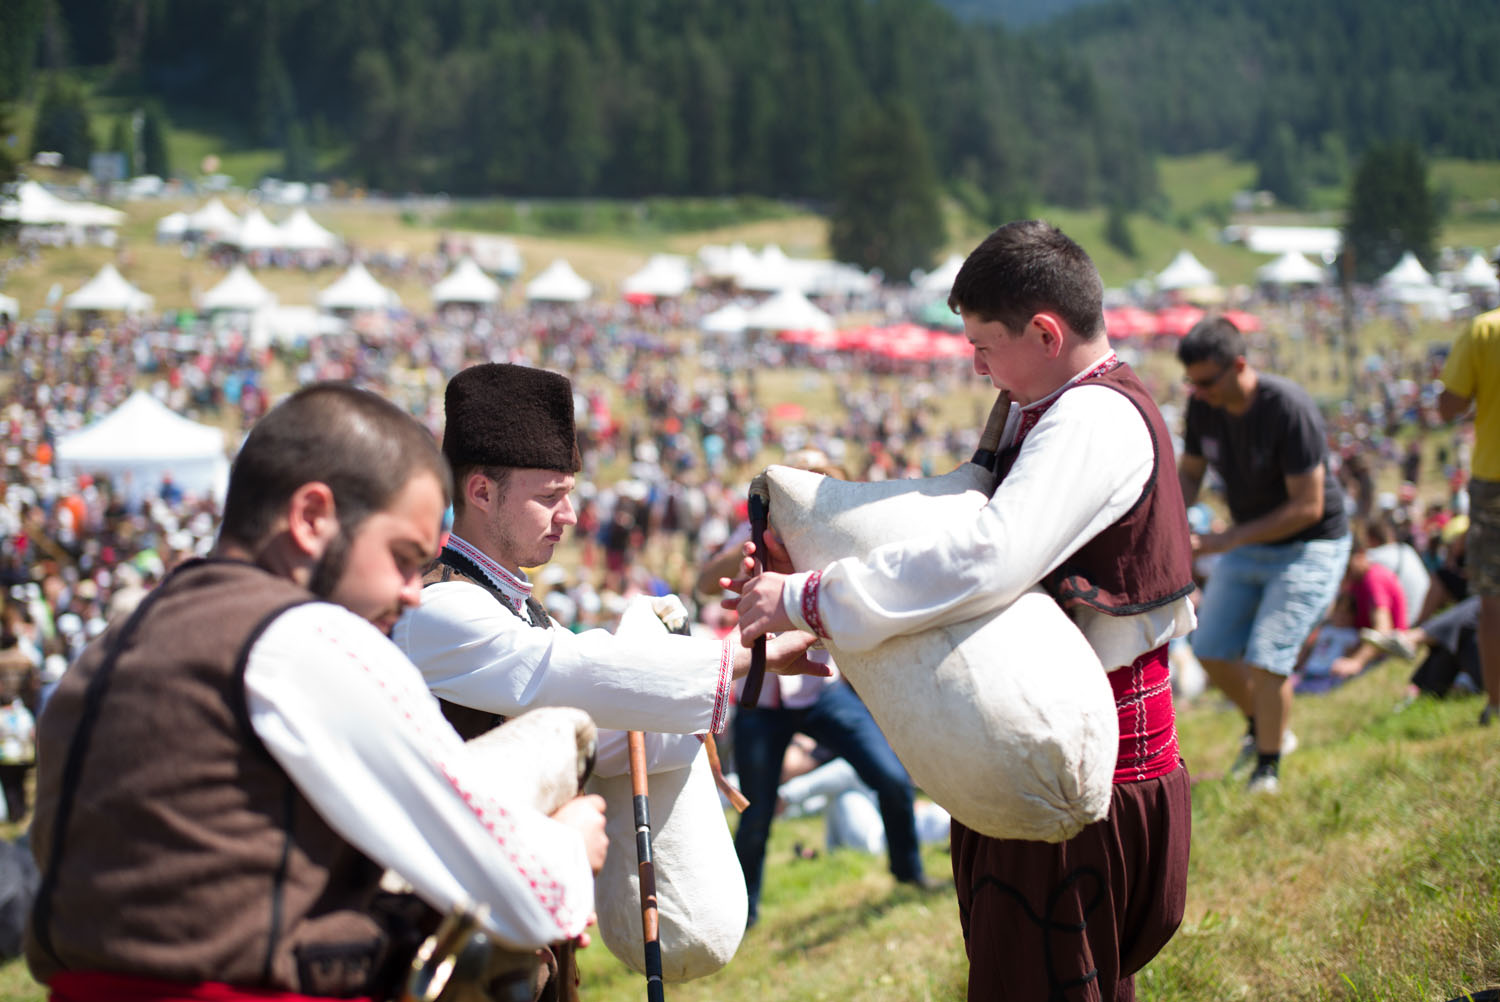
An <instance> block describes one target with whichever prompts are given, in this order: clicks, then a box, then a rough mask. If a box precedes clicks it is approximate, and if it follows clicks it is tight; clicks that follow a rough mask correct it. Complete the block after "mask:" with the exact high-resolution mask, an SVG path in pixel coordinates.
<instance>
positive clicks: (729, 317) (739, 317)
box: [698, 303, 750, 334]
mask: <svg viewBox="0 0 1500 1002" xmlns="http://www.w3.org/2000/svg"><path fill="white" fill-rule="evenodd" d="M749 316H750V311H749V310H747V309H745V308H744V307H743V306H741V305H740V304H739V303H730V304H729V305H728V306H721V307H719V308H718V309H717V310H714V311H713V312H712V313H710V314H708V315H706V316H705V317H704V318H703V319H702V320H700V321H698V329H699V330H701V331H703V332H704V333H706V334H743V333H745V322H746V320H747V319H749Z"/></svg>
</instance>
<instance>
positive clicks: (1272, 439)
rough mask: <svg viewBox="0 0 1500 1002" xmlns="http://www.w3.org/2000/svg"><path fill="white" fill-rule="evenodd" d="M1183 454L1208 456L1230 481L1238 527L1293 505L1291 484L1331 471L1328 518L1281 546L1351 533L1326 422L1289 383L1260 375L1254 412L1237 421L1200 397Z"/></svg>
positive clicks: (1326, 483) (1227, 494) (1192, 407)
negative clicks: (1293, 480) (1331, 457)
mask: <svg viewBox="0 0 1500 1002" xmlns="http://www.w3.org/2000/svg"><path fill="white" fill-rule="evenodd" d="M1183 452H1184V453H1185V454H1186V455H1189V456H1202V457H1203V458H1204V459H1206V460H1207V461H1208V465H1210V466H1212V467H1213V468H1214V470H1215V471H1216V472H1217V473H1218V474H1219V477H1220V479H1222V480H1223V481H1224V499H1225V500H1226V501H1227V502H1228V504H1229V514H1230V516H1231V517H1233V519H1234V522H1235V524H1236V525H1242V524H1244V523H1245V522H1249V521H1251V520H1253V519H1256V518H1259V517H1260V516H1262V515H1264V514H1266V513H1267V512H1269V511H1271V510H1272V509H1274V508H1276V507H1277V506H1278V505H1280V504H1282V503H1284V502H1285V501H1286V499H1287V492H1286V478H1287V477H1289V476H1297V475H1299V474H1303V473H1309V472H1311V471H1312V470H1313V469H1314V468H1315V467H1317V466H1318V465H1320V464H1321V465H1323V466H1324V476H1323V517H1322V519H1321V520H1319V521H1318V522H1317V523H1315V524H1314V525H1311V526H1309V527H1308V528H1306V529H1303V530H1302V531H1301V532H1299V533H1297V534H1296V535H1293V536H1288V537H1287V538H1286V539H1279V540H1275V541H1274V542H1278V543H1293V542H1302V541H1304V540H1308V539H1339V538H1342V537H1343V536H1344V535H1345V534H1346V533H1347V532H1348V531H1349V522H1348V516H1347V515H1346V514H1345V511H1344V491H1343V489H1342V488H1341V487H1340V486H1339V481H1338V478H1337V477H1335V476H1334V475H1333V473H1332V471H1330V470H1328V469H1327V461H1328V438H1327V434H1326V433H1325V432H1324V430H1323V416H1322V415H1321V414H1319V413H1318V407H1317V405H1316V404H1314V403H1313V400H1312V397H1310V396H1308V395H1307V391H1305V390H1303V389H1302V387H1300V386H1298V385H1297V384H1296V383H1293V382H1292V381H1290V380H1288V379H1282V378H1281V377H1280V376H1271V375H1267V374H1265V373H1260V374H1259V375H1258V378H1257V382H1256V387H1255V394H1254V396H1252V397H1251V398H1250V409H1249V410H1247V411H1246V412H1245V413H1244V414H1240V415H1234V414H1230V413H1229V412H1228V411H1225V410H1223V409H1221V408H1218V407H1210V406H1209V405H1208V404H1205V403H1203V402H1202V401H1201V400H1199V399H1197V398H1196V397H1194V398H1191V399H1189V400H1188V406H1187V421H1186V426H1185V429H1184V432H1183Z"/></svg>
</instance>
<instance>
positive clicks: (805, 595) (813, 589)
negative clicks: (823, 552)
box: [802, 571, 828, 640]
mask: <svg viewBox="0 0 1500 1002" xmlns="http://www.w3.org/2000/svg"><path fill="white" fill-rule="evenodd" d="M822 585H823V572H822V571H813V572H812V573H811V574H809V575H808V576H807V582H806V583H805V584H803V586H802V618H803V619H804V620H806V621H807V625H808V626H809V627H811V628H812V631H813V632H814V633H816V634H817V635H818V636H820V637H822V638H823V639H824V640H827V639H828V630H827V629H825V628H824V626H823V617H822V615H821V614H820V613H819V612H818V589H819V588H821V587H822Z"/></svg>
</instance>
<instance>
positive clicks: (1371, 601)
mask: <svg viewBox="0 0 1500 1002" xmlns="http://www.w3.org/2000/svg"><path fill="white" fill-rule="evenodd" d="M1350 594H1352V595H1353V596H1354V625H1355V626H1356V627H1358V628H1360V629H1366V628H1369V627H1373V626H1374V625H1375V610H1376V609H1389V610H1390V611H1391V626H1392V627H1394V628H1395V629H1397V630H1404V629H1406V627H1407V625H1408V624H1407V620H1406V593H1405V592H1403V591H1402V590H1401V582H1400V580H1399V579H1397V577H1396V575H1395V572H1393V571H1392V570H1390V569H1389V568H1387V567H1382V566H1380V565H1379V564H1376V563H1371V564H1370V569H1369V570H1367V571H1365V573H1364V575H1363V576H1362V577H1360V578H1359V579H1358V580H1356V581H1355V582H1354V584H1353V587H1352V588H1351V589H1350Z"/></svg>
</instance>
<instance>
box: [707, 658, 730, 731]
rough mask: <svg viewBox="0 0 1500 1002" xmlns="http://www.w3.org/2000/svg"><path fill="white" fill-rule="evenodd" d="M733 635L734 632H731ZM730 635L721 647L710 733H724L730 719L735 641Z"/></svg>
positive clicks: (710, 719)
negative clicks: (717, 683) (732, 645)
mask: <svg viewBox="0 0 1500 1002" xmlns="http://www.w3.org/2000/svg"><path fill="white" fill-rule="evenodd" d="M732 636H734V634H730V637H732ZM730 637H725V638H724V644H723V646H722V647H720V648H719V688H718V691H717V693H715V695H714V712H713V716H711V717H709V718H708V733H710V734H720V733H722V732H723V730H724V725H725V724H726V723H728V720H729V696H730V693H732V692H733V691H734V687H733V682H734V650H733V648H732V647H730V644H732V643H733V641H732V640H731V639H730Z"/></svg>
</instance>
